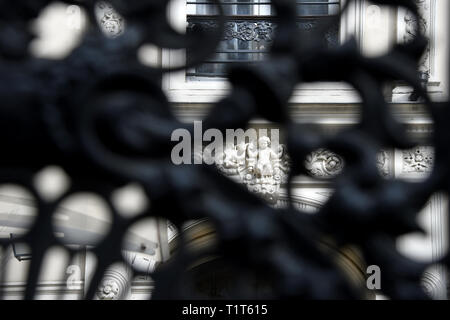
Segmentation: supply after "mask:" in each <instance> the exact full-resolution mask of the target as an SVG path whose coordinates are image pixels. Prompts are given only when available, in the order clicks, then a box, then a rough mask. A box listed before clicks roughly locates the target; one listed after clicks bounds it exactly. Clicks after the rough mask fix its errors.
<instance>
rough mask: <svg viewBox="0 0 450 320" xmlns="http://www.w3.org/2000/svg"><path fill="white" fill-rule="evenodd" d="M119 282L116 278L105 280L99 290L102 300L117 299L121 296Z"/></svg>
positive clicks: (99, 296)
mask: <svg viewBox="0 0 450 320" xmlns="http://www.w3.org/2000/svg"><path fill="white" fill-rule="evenodd" d="M119 291H120V287H119V283H118V282H117V281H116V280H112V279H108V280H103V282H102V285H101V286H100V289H99V292H98V298H99V299H100V300H117V299H118V298H119Z"/></svg>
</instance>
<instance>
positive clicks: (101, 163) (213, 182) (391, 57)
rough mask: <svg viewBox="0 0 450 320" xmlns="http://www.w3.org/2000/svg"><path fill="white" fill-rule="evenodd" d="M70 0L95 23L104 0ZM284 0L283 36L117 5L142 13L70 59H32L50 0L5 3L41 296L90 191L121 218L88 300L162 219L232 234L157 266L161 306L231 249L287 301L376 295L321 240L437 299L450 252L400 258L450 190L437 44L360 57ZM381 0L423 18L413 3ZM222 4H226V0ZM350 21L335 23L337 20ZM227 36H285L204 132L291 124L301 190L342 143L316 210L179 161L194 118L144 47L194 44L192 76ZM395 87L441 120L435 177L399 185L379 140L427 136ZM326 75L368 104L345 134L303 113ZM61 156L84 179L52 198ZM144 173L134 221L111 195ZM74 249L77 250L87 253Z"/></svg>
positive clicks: (6, 152) (14, 159)
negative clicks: (65, 209) (437, 268)
mask: <svg viewBox="0 0 450 320" xmlns="http://www.w3.org/2000/svg"><path fill="white" fill-rule="evenodd" d="M65 2H66V3H68V4H77V5H81V6H83V7H84V8H85V10H86V11H87V12H88V14H89V16H90V20H91V22H93V23H95V16H94V6H95V3H96V2H95V1H84V2H78V1H65ZM272 2H273V5H274V6H275V9H276V12H277V15H276V23H277V27H276V28H274V29H273V30H272V29H270V32H269V31H268V30H269V29H268V28H270V26H268V25H262V24H256V25H255V26H254V28H253V27H252V28H250V29H248V27H245V26H240V27H238V31H236V32H239V30H241V28H244V27H245V28H247V29H245V30H246V31H245V32H242V33H239V34H234V33H231V34H230V31H227V30H228V28H227V25H226V23H225V21H224V19H223V17H222V18H221V16H220V15H219V18H218V20H217V22H216V23H217V26H219V27H218V28H214V31H213V32H205V31H204V30H203V31H202V29H201V28H198V30H194V31H193V32H190V33H188V34H180V33H178V32H176V31H175V30H173V29H172V27H171V26H170V24H169V23H168V21H167V18H166V6H167V3H168V1H167V0H159V1H155V0H151V1H150V0H149V1H147V0H142V1H133V2H131V1H122V0H111V1H110V3H111V5H112V6H113V7H114V8H115V9H116V10H117V11H118V12H119V13H120V15H121V16H122V17H124V19H125V20H126V22H127V28H126V29H125V30H124V31H123V34H121V35H120V36H118V37H115V38H113V39H110V38H107V37H105V35H104V34H102V33H101V32H100V30H99V28H91V29H89V31H88V32H87V33H86V35H85V36H84V39H83V41H82V42H81V44H80V45H79V46H78V47H77V48H76V49H75V50H74V51H73V52H72V53H71V54H70V55H69V56H68V57H67V58H64V59H62V60H45V59H37V58H35V57H33V56H31V55H30V54H29V52H28V47H29V44H30V42H31V40H32V39H33V34H32V33H30V31H29V29H28V22H29V21H30V20H31V19H33V18H36V17H37V16H38V14H39V13H40V12H41V10H42V9H43V8H45V7H46V6H47V5H48V4H49V3H50V0H41V1H19V0H17V1H13V2H11V1H9V2H8V3H6V1H0V8H1V10H0V79H1V82H2V85H1V86H0V101H1V102H0V145H1V149H2V157H1V159H0V182H1V183H5V184H6V183H14V184H18V185H21V186H23V187H25V188H26V189H27V190H29V192H30V193H31V194H32V195H33V196H34V197H35V199H36V206H37V208H38V216H37V219H36V221H35V222H34V223H33V225H32V226H31V227H30V229H29V231H28V233H27V234H25V235H24V236H22V237H21V238H20V239H15V240H17V241H18V240H20V241H21V242H25V243H27V244H28V245H29V246H30V249H31V252H32V260H31V266H30V271H29V274H28V281H27V289H26V298H28V299H31V298H33V297H34V296H35V293H36V285H37V281H38V276H39V270H40V268H41V266H42V262H43V257H44V254H45V252H46V251H47V250H48V248H50V247H51V246H53V245H55V244H59V243H60V242H59V239H58V238H57V237H55V236H54V234H53V232H52V216H53V213H54V211H55V210H56V208H57V207H58V205H59V204H60V203H61V202H62V201H63V200H64V199H66V198H67V197H69V196H70V195H71V194H73V193H75V192H78V191H90V192H93V193H95V194H98V195H99V196H101V197H102V198H103V199H104V200H105V201H106V203H107V204H108V206H109V208H110V210H111V212H112V213H113V216H112V225H111V229H110V231H109V233H108V234H107V235H106V237H105V238H104V239H103V240H102V241H101V242H100V243H99V244H98V245H97V246H95V247H94V248H93V249H92V253H93V254H95V255H96V257H97V259H98V264H97V267H96V271H95V273H94V276H93V279H92V283H91V285H90V287H89V290H88V292H87V295H86V298H87V299H91V298H93V297H94V294H95V292H96V288H97V287H98V285H99V284H100V282H101V280H102V275H103V273H104V272H105V270H106V268H107V267H108V266H110V265H111V264H113V263H115V262H118V261H121V262H125V261H124V259H123V256H122V255H121V243H122V241H123V237H124V236H125V232H126V231H127V229H128V228H129V227H130V226H131V225H132V224H134V223H136V222H138V221H140V220H141V219H143V218H147V217H162V218H165V219H168V220H170V221H171V222H172V223H173V224H174V225H175V226H176V227H178V228H181V226H182V225H183V223H184V222H186V221H189V220H192V219H203V218H208V219H209V220H210V221H211V222H212V223H213V224H214V226H215V229H216V233H217V245H216V247H215V248H214V249H210V250H212V251H204V252H202V251H200V252H192V251H190V250H189V249H188V248H187V245H186V243H184V242H183V241H181V243H180V245H179V251H178V253H177V255H175V256H174V257H173V258H172V259H171V261H170V262H168V263H166V264H163V265H161V266H160V267H159V268H157V269H156V271H155V272H154V273H153V274H152V275H151V276H152V278H153V279H154V280H155V292H154V295H153V298H155V299H167V298H189V297H191V296H189V294H187V293H186V292H185V291H183V290H182V288H183V285H184V284H185V283H186V282H189V281H192V279H189V273H188V272H186V266H187V265H190V264H191V263H192V262H193V261H195V260H196V259H198V258H200V257H202V256H204V255H209V254H215V255H220V256H221V257H222V259H223V260H224V262H226V263H229V264H232V265H233V266H234V268H236V270H239V272H237V273H238V274H242V275H245V274H247V273H248V272H252V273H254V274H257V275H259V276H261V277H263V278H264V279H266V280H267V281H268V282H270V283H271V285H272V296H273V297H276V298H308V299H333V298H345V299H357V298H361V297H362V296H363V295H362V290H361V288H355V287H353V286H352V284H351V283H350V282H349V281H348V279H347V278H346V277H345V276H344V275H343V273H342V271H341V269H340V268H339V267H338V266H337V265H336V263H335V262H334V261H333V260H332V259H330V257H329V256H328V255H327V254H326V252H325V251H323V250H322V248H321V247H320V246H319V245H318V242H320V240H321V239H325V238H326V239H332V241H334V242H335V243H336V244H337V245H338V246H342V247H343V246H346V245H352V246H355V247H357V248H359V249H360V250H361V252H362V254H363V256H364V258H365V260H366V261H367V263H368V264H376V265H378V266H380V268H381V269H382V270H383V278H382V290H383V293H384V294H386V295H387V296H389V297H391V298H392V299H412V298H424V299H425V298H428V296H427V295H426V294H425V292H424V291H423V289H422V287H421V284H420V278H421V276H422V274H423V272H424V270H425V269H426V268H428V267H429V266H430V265H433V264H437V263H442V264H445V265H447V266H448V265H449V264H450V256H449V255H448V254H447V255H446V257H445V258H443V259H442V260H440V261H429V262H427V263H424V262H418V261H414V260H412V259H410V258H407V257H405V256H403V255H401V254H400V253H399V252H398V251H397V249H396V247H395V239H396V238H397V237H399V236H401V235H404V234H406V233H409V232H412V231H416V230H418V229H419V228H418V226H417V221H416V220H417V214H418V212H419V211H420V210H421V208H422V207H423V206H424V205H425V203H426V202H427V201H428V199H429V198H430V196H431V195H432V194H433V193H435V192H439V191H442V192H445V193H448V192H449V191H450V184H449V182H450V173H449V166H448V164H449V163H450V148H449V146H450V131H449V130H450V129H449V126H448V121H449V120H450V108H449V107H450V106H449V105H448V103H434V102H432V101H431V100H430V98H429V97H428V96H427V93H426V92H425V90H424V88H423V86H422V84H421V79H420V77H419V75H418V72H417V63H418V61H419V59H420V57H421V55H422V53H423V52H424V50H425V48H426V45H427V40H426V39H425V37H424V36H423V35H422V34H421V32H420V30H421V28H420V26H416V28H415V29H416V30H418V32H417V33H416V34H414V35H413V36H412V39H411V40H410V41H409V42H407V43H405V44H397V45H395V46H394V47H393V48H392V49H391V50H390V51H389V52H387V53H386V54H384V55H382V56H379V57H370V58H369V57H366V56H364V55H362V54H361V53H360V52H359V51H358V49H357V44H356V42H355V41H354V40H349V41H348V42H346V43H344V44H342V45H336V46H333V47H327V46H325V45H324V44H323V41H322V39H317V40H314V39H315V38H314V37H309V38H308V41H302V38H301V34H300V33H299V30H298V27H297V22H296V16H295V4H294V1H287V0H274V1H272ZM352 2H354V1H347V5H348V3H352ZM373 2H374V3H377V4H381V5H391V6H399V7H404V8H406V9H408V10H410V11H411V12H412V14H413V15H415V16H417V14H418V12H417V8H416V5H415V3H414V1H409V0H374V1H373ZM215 3H216V4H217V5H218V6H219V8H220V3H219V1H215ZM346 8H347V6H345V7H344V8H343V10H346ZM337 19H339V17H336V18H334V19H331V20H332V21H330V23H329V24H327V26H324V27H323V28H328V29H329V28H330V27H331V26H333V25H336V22H337V21H338V20H337ZM412 21H416V23H418V22H417V21H419V19H413V20H412ZM319 29H320V28H319ZM313 31H314V30H312V31H311V32H313ZM224 32H225V33H224ZM233 32H235V31H233ZM318 32H321V31H320V30H319V31H318ZM224 34H225V37H226V36H228V37H244V38H245V39H247V38H248V37H253V38H254V37H257V38H258V39H260V38H261V39H263V40H268V39H269V38H270V40H272V42H273V44H272V46H271V49H270V51H269V54H268V58H267V60H266V61H264V62H261V63H255V64H252V65H242V64H241V65H236V66H235V67H232V68H231V69H230V71H229V74H228V79H229V81H230V83H231V85H232V90H231V92H230V94H229V95H228V96H227V97H225V98H223V99H221V100H220V101H218V102H217V103H215V105H214V106H213V109H212V111H211V112H210V113H209V114H208V115H207V116H206V118H205V119H204V130H207V129H208V128H218V129H220V130H225V129H232V128H243V127H245V126H246V124H247V123H248V122H249V121H250V119H251V118H253V117H255V116H260V117H262V118H265V119H267V120H269V121H273V122H275V123H277V124H279V125H280V127H282V128H283V129H284V130H285V132H286V137H287V148H288V152H289V155H290V159H291V170H290V173H289V183H291V182H292V179H293V177H294V176H296V175H299V174H308V168H306V167H305V161H306V160H307V158H308V156H309V155H310V154H311V152H313V151H315V150H319V149H327V150H331V151H333V152H335V153H337V154H339V155H340V156H341V157H342V158H343V159H344V160H345V167H344V168H343V169H342V171H340V172H339V174H338V175H337V176H336V177H335V178H334V179H333V184H334V188H335V192H334V193H333V195H332V196H331V198H330V199H329V201H328V202H327V203H326V204H325V205H324V206H323V207H322V208H321V209H320V210H319V211H318V212H317V214H314V215H310V214H307V213H305V212H302V211H301V210H300V209H298V208H294V206H293V205H292V201H290V203H291V206H289V207H288V208H285V209H275V208H272V207H270V206H269V205H267V204H266V203H265V202H264V201H263V200H261V199H260V198H258V197H257V196H255V195H253V194H252V193H250V192H249V191H248V190H247V189H246V188H245V187H242V186H241V185H238V184H236V183H234V182H232V181H230V180H228V179H227V178H226V177H224V176H222V175H221V173H220V172H219V171H218V170H217V169H215V168H213V167H211V166H207V165H201V166H189V165H186V166H183V165H181V166H175V165H173V164H172V163H171V161H170V150H171V148H172V145H171V142H170V135H171V132H172V131H173V130H174V129H177V128H186V129H188V130H190V131H191V132H193V127H192V125H190V124H185V123H181V122H180V121H179V120H177V118H176V117H175V116H174V115H173V114H172V112H171V109H170V104H169V102H168V100H167V98H166V95H165V94H164V93H163V91H162V89H161V84H160V78H161V76H162V75H163V74H164V73H165V72H168V71H169V70H167V69H164V68H156V67H155V68H153V67H149V66H144V65H141V64H140V63H139V61H138V59H137V54H136V52H137V50H138V49H139V48H140V47H141V46H142V45H143V44H145V43H152V44H155V45H157V46H160V47H164V48H173V49H180V48H184V49H189V51H190V52H193V53H194V56H193V57H191V59H190V60H189V65H185V66H183V67H180V68H179V69H183V68H184V69H186V68H189V67H192V66H196V65H199V64H200V63H202V61H204V60H205V59H207V58H209V57H211V56H212V55H213V54H214V52H215V49H216V46H217V44H218V43H219V42H220V41H221V39H223V35H224ZM318 38H320V37H318ZM316 42H317V43H316ZM393 80H402V81H404V82H406V83H407V84H408V85H410V86H412V87H413V88H414V89H415V93H416V94H418V95H419V96H420V97H422V99H423V100H424V104H425V105H426V107H427V110H428V111H429V113H430V114H431V116H432V118H433V121H434V124H435V127H434V132H433V137H432V138H431V142H432V144H433V145H434V147H435V155H434V161H435V165H434V168H433V170H432V172H431V174H430V175H429V177H428V178H426V179H425V180H423V181H421V182H406V181H398V180H395V179H386V178H383V177H382V176H381V175H380V174H379V171H378V168H377V164H376V162H377V154H378V151H379V150H380V149H382V148H407V147H411V146H412V145H413V144H412V142H411V141H410V140H409V139H408V137H407V136H406V134H405V132H404V129H403V127H402V126H401V125H400V124H399V123H397V122H396V120H395V119H394V117H393V116H392V115H391V113H390V111H389V108H388V104H387V102H386V101H385V99H384V96H383V88H384V85H385V84H386V83H389V82H391V81H393ZM313 81H344V82H347V83H349V84H351V85H352V86H353V87H354V88H355V89H356V90H357V91H358V93H359V94H360V96H361V98H362V101H363V103H362V105H361V113H362V114H361V120H360V122H359V124H358V125H355V126H353V127H351V128H349V129H346V130H345V131H342V132H340V133H338V134H336V135H334V136H332V137H330V136H324V135H322V134H321V133H320V131H314V130H313V128H310V127H306V126H304V125H302V124H300V123H295V122H294V121H292V119H291V117H290V115H289V112H288V100H289V98H290V97H291V94H292V92H293V89H294V87H295V86H297V85H298V84H300V83H305V82H313ZM230 110H233V112H230ZM49 164H56V165H59V166H61V167H63V168H64V169H65V170H66V171H67V173H68V174H69V176H70V177H71V179H72V184H71V186H70V188H69V190H67V191H66V192H65V193H64V194H63V195H62V196H60V197H59V198H58V199H56V200H53V201H49V200H46V199H43V198H42V197H41V196H40V195H39V193H38V192H37V190H36V189H35V187H34V185H33V183H32V178H33V176H34V175H35V174H36V173H37V172H38V171H39V170H40V169H42V168H43V167H45V166H47V165H49ZM130 182H137V183H140V184H141V185H142V186H143V187H144V189H145V192H146V196H147V197H148V199H149V200H150V202H151V204H152V205H151V207H150V208H148V209H146V210H145V211H144V212H141V213H140V214H139V215H137V216H135V217H133V218H124V217H123V216H121V215H119V214H118V213H117V209H116V208H115V207H114V205H113V203H112V202H111V200H110V195H111V193H112V192H113V190H115V189H117V188H119V187H121V186H123V185H125V184H127V183H130ZM290 189H291V188H290V187H289V186H288V190H290ZM182 240H183V239H182ZM10 241H11V240H10V239H5V240H1V244H2V245H3V246H7V245H9V244H10ZM67 250H68V252H70V254H71V255H72V256H73V255H75V254H76V253H77V250H75V249H73V248H70V247H68V248H67ZM125 263H126V262H125ZM134 273H135V275H138V274H139V270H134ZM244 279H245V276H244ZM319 283H322V284H323V283H326V285H320V286H318V284H319ZM236 297H240V296H236Z"/></svg>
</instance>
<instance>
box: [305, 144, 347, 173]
mask: <svg viewBox="0 0 450 320" xmlns="http://www.w3.org/2000/svg"><path fill="white" fill-rule="evenodd" d="M305 167H306V169H307V170H308V172H309V173H310V174H311V175H312V176H314V177H320V178H330V177H334V176H336V175H338V174H339V173H340V172H341V171H342V169H343V168H344V159H343V158H342V157H341V156H339V155H337V154H335V153H333V152H331V151H329V150H325V149H319V150H317V151H314V152H312V153H311V154H310V155H308V156H307V157H306V161H305Z"/></svg>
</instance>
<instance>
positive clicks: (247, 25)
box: [187, 19, 339, 46]
mask: <svg viewBox="0 0 450 320" xmlns="http://www.w3.org/2000/svg"><path fill="white" fill-rule="evenodd" d="M317 26H318V24H317V21H316V20H306V21H298V22H297V28H298V29H299V30H300V31H306V32H308V31H311V30H313V29H316V28H317ZM276 27H277V25H276V23H273V22H270V21H267V20H251V21H248V20H235V21H229V22H227V23H225V30H224V35H223V40H232V39H238V40H241V41H256V42H260V41H266V42H271V41H272V40H273V38H274V36H275V29H276ZM216 28H218V24H217V22H216V21H214V20H203V19H201V20H200V19H191V20H189V21H188V26H187V30H188V32H189V31H191V32H192V31H194V30H198V29H201V30H202V31H204V32H205V31H206V32H208V31H212V30H214V29H216ZM338 34H339V30H338V27H337V26H333V27H332V28H330V29H329V30H328V31H327V32H326V34H325V40H326V41H327V43H329V45H331V46H333V45H337V43H338V41H339V36H338Z"/></svg>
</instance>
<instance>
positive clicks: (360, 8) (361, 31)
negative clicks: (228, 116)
mask: <svg viewBox="0 0 450 320" xmlns="http://www.w3.org/2000/svg"><path fill="white" fill-rule="evenodd" d="M341 1H342V3H341V6H342V5H344V4H345V1H346V0H341ZM426 1H429V2H430V8H431V9H430V12H431V15H430V16H429V17H428V18H429V19H430V20H431V21H429V25H430V29H429V36H430V39H432V40H435V41H433V42H434V43H436V45H433V46H432V47H431V49H430V52H431V53H430V55H431V61H432V62H431V63H432V65H431V69H432V70H439V69H441V67H440V66H442V63H443V62H442V61H441V60H444V61H445V59H446V55H445V54H443V53H444V51H445V52H446V49H447V43H444V44H443V45H442V47H439V48H437V46H438V45H439V42H437V41H436V39H437V37H436V25H437V21H438V20H439V19H442V18H439V17H436V15H435V14H434V13H436V12H437V13H438V12H447V10H443V9H446V8H447V7H446V6H447V5H448V3H447V2H448V1H441V0H426ZM368 6H370V4H369V1H367V0H363V1H358V2H356V3H352V5H350V6H349V8H348V10H347V12H346V13H345V14H344V15H343V16H342V18H341V23H340V30H339V36H340V42H341V43H343V42H345V41H346V40H347V39H349V38H350V37H351V36H353V37H355V38H356V40H357V42H358V44H359V46H360V50H362V51H364V48H363V46H364V35H365V31H367V30H365V20H367V19H368V17H367V16H368V14H369V13H368V12H367V7H368ZM439 6H445V8H439ZM186 11H187V10H186V0H172V1H171V4H170V5H169V8H168V18H169V21H170V22H171V23H172V25H173V26H174V27H175V28H176V29H177V30H178V31H181V32H184V31H185V28H186V23H187V12H186ZM403 18H404V15H402V13H401V12H395V19H393V20H392V21H390V22H392V25H390V26H389V27H390V28H392V29H393V30H396V32H395V34H393V35H391V34H389V35H388V36H389V37H391V36H392V37H394V38H395V39H397V40H400V39H401V37H403V33H404V29H402V22H401V20H402V19H403ZM444 18H445V17H444ZM440 24H442V21H440ZM444 29H445V28H441V30H440V33H445V30H444ZM389 32H392V31H389ZM402 32H403V33H402ZM445 42H447V41H445ZM438 51H439V54H436V52H438ZM185 58H186V52H185V50H169V49H163V50H162V54H161V62H162V65H163V66H164V67H172V66H176V65H179V64H180V63H183V62H184V61H185ZM446 76H447V73H446V72H437V73H436V72H435V73H434V74H432V76H431V78H430V80H429V83H428V84H427V86H428V89H429V92H430V94H431V95H432V96H433V97H434V98H436V99H441V98H442V96H443V95H444V92H445V86H444V85H443V82H446V81H444V79H446ZM162 84H163V89H164V91H165V92H166V94H167V95H168V97H169V99H170V101H172V102H174V103H211V102H215V101H217V100H219V99H220V98H222V97H224V96H226V95H227V93H228V92H229V90H230V83H229V82H228V81H227V80H226V79H222V78H220V79H211V80H203V79H202V80H199V81H192V80H189V79H187V77H186V71H185V70H182V71H177V72H169V73H167V74H166V75H165V76H164V77H163V79H162ZM411 93H412V90H411V88H408V87H406V86H402V85H397V86H395V87H394V88H393V95H392V98H393V100H392V101H393V102H394V103H405V102H409V101H408V97H409V95H410V94H411ZM359 102H361V101H360V97H359V95H358V94H357V92H356V91H355V90H354V89H353V88H352V87H351V86H350V85H348V84H346V83H343V82H316V83H305V84H300V85H299V86H297V87H296V88H295V89H294V92H293V94H292V96H291V100H290V103H337V104H343V103H359Z"/></svg>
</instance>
